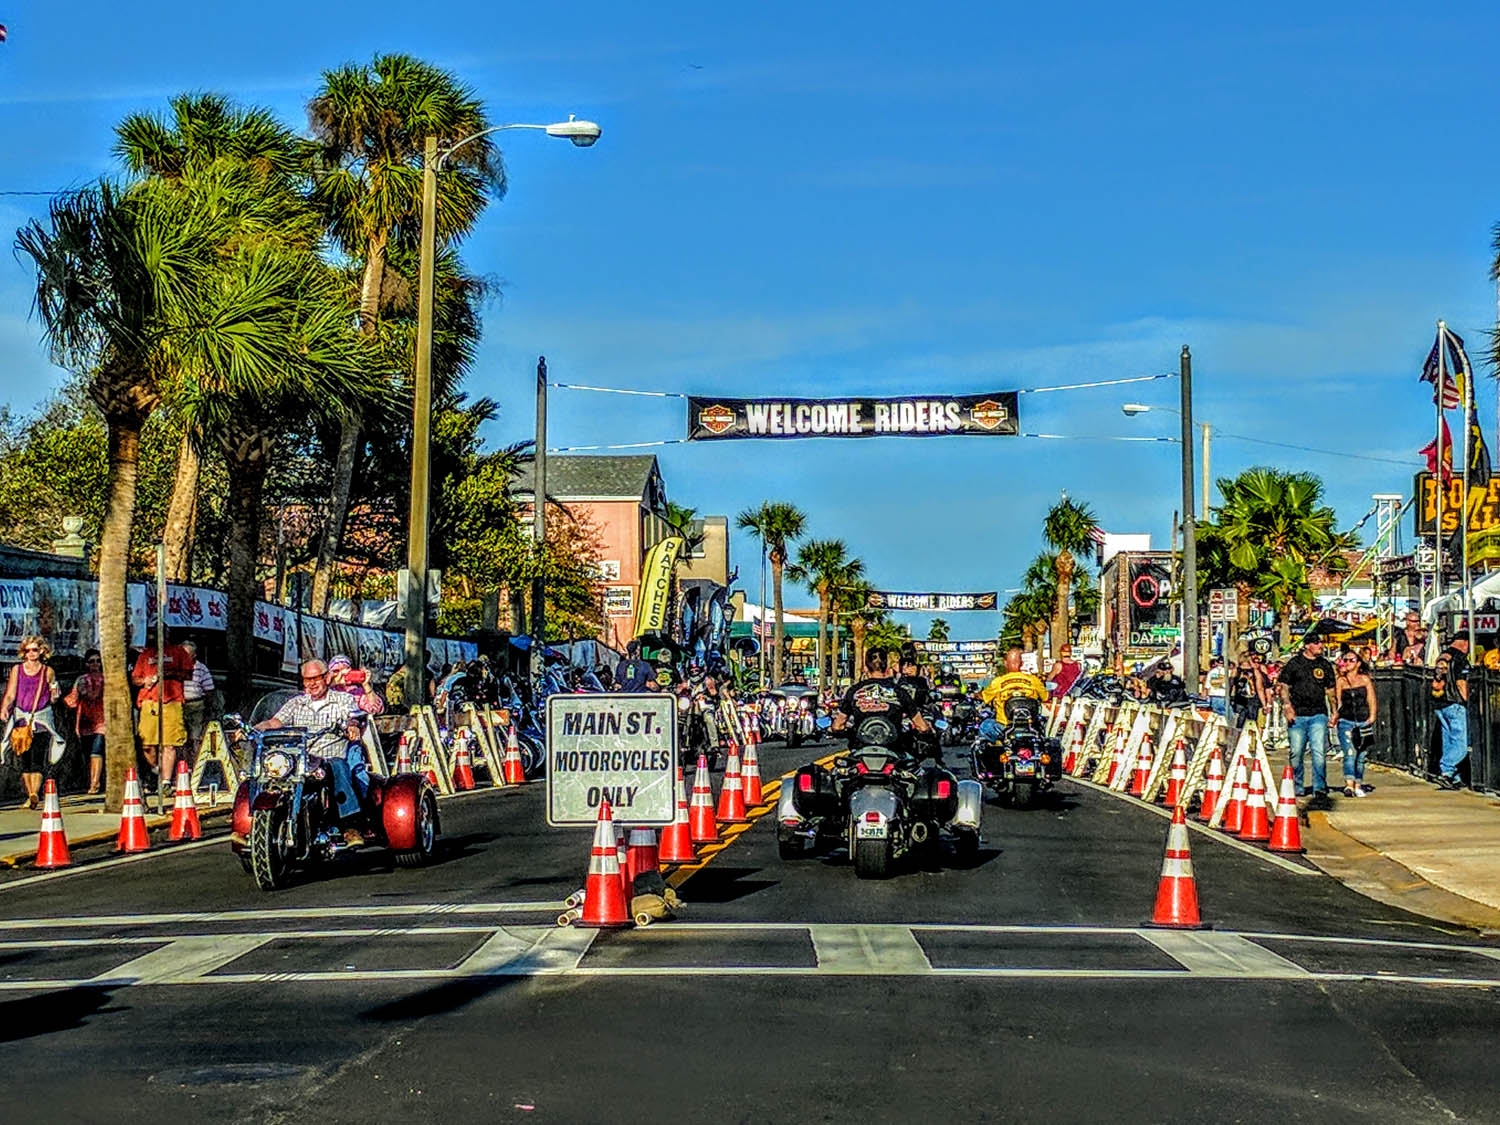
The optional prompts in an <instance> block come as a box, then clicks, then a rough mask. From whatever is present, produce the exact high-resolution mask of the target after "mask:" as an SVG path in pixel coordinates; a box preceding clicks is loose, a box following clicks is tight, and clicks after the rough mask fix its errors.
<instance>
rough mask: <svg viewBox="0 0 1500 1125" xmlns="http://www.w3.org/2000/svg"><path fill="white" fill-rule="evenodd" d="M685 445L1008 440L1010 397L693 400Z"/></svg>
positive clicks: (1015, 425) (1012, 429)
mask: <svg viewBox="0 0 1500 1125" xmlns="http://www.w3.org/2000/svg"><path fill="white" fill-rule="evenodd" d="M687 401H688V417H687V422H688V440H689V441H729V440H735V439H745V438H783V439H784V438H816V437H835V438H864V437H945V436H954V435H968V436H994V437H1013V436H1015V435H1016V434H1017V433H1018V432H1019V431H1020V420H1019V418H1018V416H1017V413H1016V402H1017V396H1016V392H1015V391H1000V392H997V393H995V394H983V395H911V396H905V397H901V398H698V397H689V399H688V400H687Z"/></svg>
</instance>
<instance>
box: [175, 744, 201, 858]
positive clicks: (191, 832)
mask: <svg viewBox="0 0 1500 1125" xmlns="http://www.w3.org/2000/svg"><path fill="white" fill-rule="evenodd" d="M202 835H203V827H202V826H201V825H200V824H199V823H198V802H197V801H196V800H194V798H193V781H192V777H191V775H190V774H189V773H188V766H187V763H186V762H184V761H181V760H179V761H178V763H177V793H176V795H175V796H174V797H173V798H172V827H171V828H170V829H168V830H167V839H169V840H196V839H198V838H199V837H201V836H202Z"/></svg>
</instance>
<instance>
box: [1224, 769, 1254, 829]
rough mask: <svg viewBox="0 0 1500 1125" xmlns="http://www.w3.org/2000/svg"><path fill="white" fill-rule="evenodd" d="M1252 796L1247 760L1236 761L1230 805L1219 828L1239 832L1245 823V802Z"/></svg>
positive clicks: (1225, 810)
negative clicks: (1246, 773)
mask: <svg viewBox="0 0 1500 1125" xmlns="http://www.w3.org/2000/svg"><path fill="white" fill-rule="evenodd" d="M1249 796H1250V787H1249V785H1248V784H1247V783H1246V781H1245V759H1244V758H1243V757H1241V758H1237V759H1235V763H1234V779H1233V780H1232V781H1231V782H1230V784H1229V803H1228V804H1227V805H1225V806H1224V819H1223V820H1221V821H1219V827H1220V828H1222V829H1223V830H1224V831H1225V832H1238V831H1239V830H1240V829H1241V828H1242V827H1244V823H1245V800H1246V798H1247V797H1249Z"/></svg>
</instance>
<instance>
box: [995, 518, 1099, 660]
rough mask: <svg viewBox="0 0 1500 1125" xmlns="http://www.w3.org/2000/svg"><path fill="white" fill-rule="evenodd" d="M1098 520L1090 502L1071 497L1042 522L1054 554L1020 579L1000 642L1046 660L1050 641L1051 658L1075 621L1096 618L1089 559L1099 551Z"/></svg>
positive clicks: (1044, 557) (1008, 604) (1033, 565)
mask: <svg viewBox="0 0 1500 1125" xmlns="http://www.w3.org/2000/svg"><path fill="white" fill-rule="evenodd" d="M1098 530H1099V521H1098V520H1097V519H1096V518H1095V516H1094V513H1093V510H1092V509H1090V508H1089V506H1088V505H1087V504H1083V503H1080V502H1079V501H1077V500H1073V499H1071V498H1069V497H1068V496H1067V495H1066V494H1064V495H1063V497H1062V499H1061V500H1059V501H1058V502H1057V503H1056V504H1054V505H1053V506H1052V508H1051V509H1050V510H1049V511H1048V512H1047V515H1046V517H1045V518H1044V519H1043V520H1042V539H1043V541H1044V542H1045V543H1046V544H1047V546H1048V548H1049V550H1046V551H1043V552H1042V553H1041V554H1039V555H1037V557H1036V558H1034V559H1032V561H1031V564H1030V565H1029V566H1028V567H1027V568H1026V571H1025V573H1024V574H1023V575H1022V576H1021V588H1020V590H1019V591H1018V592H1017V593H1016V594H1015V595H1013V596H1012V597H1011V599H1010V600H1009V601H1008V602H1006V604H1005V610H1004V613H1005V620H1004V623H1003V625H1002V626H1001V630H1000V639H1001V640H1002V641H1003V642H1006V643H1009V644H1017V645H1020V646H1021V647H1022V648H1025V649H1027V650H1032V651H1035V652H1036V654H1037V659H1038V662H1040V661H1041V658H1042V656H1043V652H1042V642H1043V640H1044V639H1048V638H1050V641H1051V644H1050V650H1051V655H1052V656H1053V657H1054V658H1055V657H1056V656H1057V652H1058V649H1059V648H1061V647H1062V646H1063V645H1064V644H1071V643H1072V640H1073V623H1074V622H1075V621H1080V620H1086V619H1089V618H1092V617H1093V616H1094V615H1095V614H1096V613H1097V612H1098V609H1099V586H1098V583H1097V581H1096V580H1095V579H1094V576H1093V573H1092V571H1090V569H1089V567H1088V563H1087V562H1086V560H1087V559H1088V558H1090V557H1092V556H1093V553H1094V535H1095V534H1096V533H1097V532H1098Z"/></svg>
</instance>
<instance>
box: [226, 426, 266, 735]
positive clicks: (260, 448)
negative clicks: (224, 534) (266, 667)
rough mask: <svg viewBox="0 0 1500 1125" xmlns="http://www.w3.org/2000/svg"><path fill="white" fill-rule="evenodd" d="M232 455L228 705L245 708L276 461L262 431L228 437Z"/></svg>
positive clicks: (228, 451) (251, 687)
mask: <svg viewBox="0 0 1500 1125" xmlns="http://www.w3.org/2000/svg"><path fill="white" fill-rule="evenodd" d="M224 452H225V455H226V456H227V457H228V459H229V502H228V513H227V514H228V517H229V543H228V555H229V582H228V585H229V605H228V614H227V617H228V620H227V621H226V622H225V647H226V649H227V650H228V666H229V677H228V691H227V692H226V695H227V696H228V698H227V699H226V701H225V702H226V706H229V707H230V708H232V709H234V710H246V709H248V708H249V706H250V704H251V703H252V702H253V701H254V695H255V687H254V685H253V684H252V682H251V677H252V676H253V675H254V672H255V631H254V630H255V594H256V589H255V570H256V564H257V556H258V555H259V553H260V520H261V500H262V496H263V494H264V492H265V486H266V474H267V472H268V471H269V469H270V467H271V442H270V439H269V438H268V437H267V436H266V435H264V434H260V433H250V434H236V435H233V436H232V437H230V438H229V439H228V440H227V441H226V443H225V451H224Z"/></svg>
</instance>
